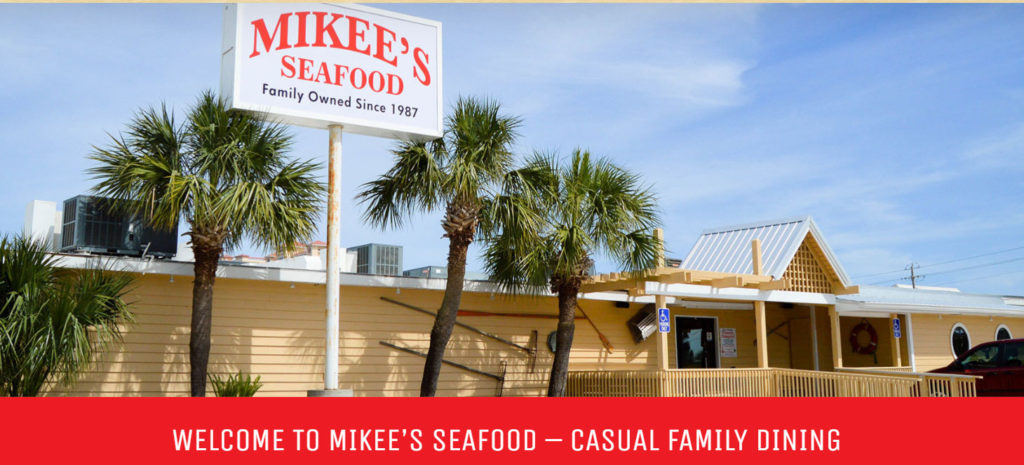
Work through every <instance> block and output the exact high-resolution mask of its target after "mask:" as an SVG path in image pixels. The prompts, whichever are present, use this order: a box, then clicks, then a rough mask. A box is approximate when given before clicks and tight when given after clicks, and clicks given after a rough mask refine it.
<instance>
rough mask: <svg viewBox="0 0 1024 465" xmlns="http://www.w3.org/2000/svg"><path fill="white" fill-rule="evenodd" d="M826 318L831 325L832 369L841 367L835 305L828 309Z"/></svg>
mask: <svg viewBox="0 0 1024 465" xmlns="http://www.w3.org/2000/svg"><path fill="white" fill-rule="evenodd" d="M828 318H829V320H830V321H831V323H832V367H833V369H835V368H842V367H843V344H842V338H841V335H840V334H839V312H838V311H836V306H835V305H830V306H829V307H828Z"/></svg>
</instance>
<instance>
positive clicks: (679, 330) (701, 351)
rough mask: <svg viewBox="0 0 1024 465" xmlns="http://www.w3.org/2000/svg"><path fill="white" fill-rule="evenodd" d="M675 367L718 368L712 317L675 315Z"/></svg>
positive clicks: (716, 344) (716, 343)
mask: <svg viewBox="0 0 1024 465" xmlns="http://www.w3.org/2000/svg"><path fill="white" fill-rule="evenodd" d="M676 367H677V368H718V335H717V334H715V319H714V318H706V317H688V316H677V317H676Z"/></svg>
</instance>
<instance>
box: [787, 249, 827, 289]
mask: <svg viewBox="0 0 1024 465" xmlns="http://www.w3.org/2000/svg"><path fill="white" fill-rule="evenodd" d="M782 276H783V277H785V278H789V287H788V288H787V289H786V290H787V291H799V292H817V293H824V294H829V293H832V279H831V278H830V277H829V275H828V273H826V272H825V270H823V269H822V267H821V265H820V264H819V263H818V259H817V258H816V257H815V254H814V252H813V251H812V249H811V247H810V246H809V244H808V241H804V243H803V244H800V248H799V249H797V251H796V255H794V256H793V260H792V261H791V262H789V268H786V272H785V273H784V274H783V275H782Z"/></svg>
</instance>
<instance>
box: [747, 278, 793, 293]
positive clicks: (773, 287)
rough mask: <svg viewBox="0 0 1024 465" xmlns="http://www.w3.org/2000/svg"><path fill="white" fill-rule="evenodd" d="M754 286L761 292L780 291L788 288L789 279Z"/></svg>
mask: <svg viewBox="0 0 1024 465" xmlns="http://www.w3.org/2000/svg"><path fill="white" fill-rule="evenodd" d="M754 286H755V287H757V288H758V289H760V290H762V291H781V290H783V289H787V288H789V278H783V279H776V280H775V281H768V282H766V283H757V284H756V285H754Z"/></svg>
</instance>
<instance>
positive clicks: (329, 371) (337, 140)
mask: <svg viewBox="0 0 1024 465" xmlns="http://www.w3.org/2000/svg"><path fill="white" fill-rule="evenodd" d="M327 129H328V130H329V131H330V144H331V147H330V154H329V155H328V156H329V160H328V168H327V191H328V193H327V339H326V344H327V345H326V347H325V349H326V357H325V358H324V389H325V390H334V389H338V337H339V336H338V331H339V329H340V322H339V320H340V310H339V307H340V301H341V282H340V281H341V263H339V259H340V258H341V257H340V255H341V253H340V252H341V248H340V246H339V244H338V242H339V241H340V240H341V125H340V124H332V125H330V126H328V127H327Z"/></svg>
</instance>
